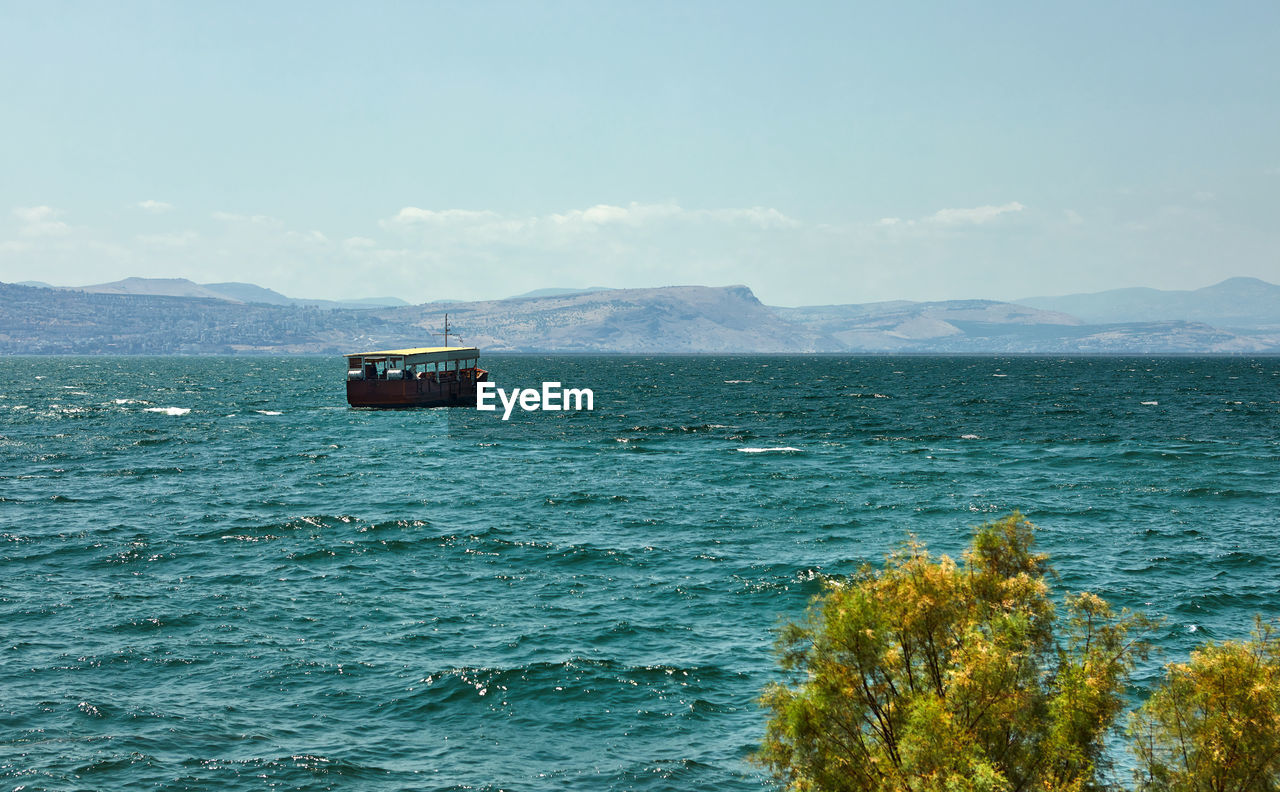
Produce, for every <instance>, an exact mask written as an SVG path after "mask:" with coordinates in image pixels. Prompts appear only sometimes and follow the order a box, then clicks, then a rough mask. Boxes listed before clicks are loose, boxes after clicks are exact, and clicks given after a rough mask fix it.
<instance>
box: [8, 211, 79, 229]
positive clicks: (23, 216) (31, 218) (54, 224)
mask: <svg viewBox="0 0 1280 792" xmlns="http://www.w3.org/2000/svg"><path fill="white" fill-rule="evenodd" d="M13 214H14V217H17V218H18V219H19V220H20V221H22V228H21V229H20V230H19V233H21V234H22V235H24V236H63V235H64V234H67V233H70V231H71V226H69V225H67V224H66V223H64V222H62V221H61V220H58V219H57V218H58V216H59V215H61V214H62V212H61V211H59V210H57V209H54V208H53V207H52V206H19V207H17V208H16V209H14V210H13Z"/></svg>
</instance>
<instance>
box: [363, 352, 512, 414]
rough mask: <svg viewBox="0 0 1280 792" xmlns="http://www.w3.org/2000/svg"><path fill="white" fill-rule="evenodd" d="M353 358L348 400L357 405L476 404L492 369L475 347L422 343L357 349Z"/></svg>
mask: <svg viewBox="0 0 1280 792" xmlns="http://www.w3.org/2000/svg"><path fill="white" fill-rule="evenodd" d="M344 357H345V358H346V360H347V404H350V405H351V406H352V407H456V406H468V405H472V406H473V405H475V403H476V383H477V382H485V381H487V380H488V379H489V372H487V371H485V370H484V369H482V368H479V367H478V366H477V365H476V363H477V361H478V359H479V357H480V351H479V350H478V349H476V348H475V347H451V346H442V347H417V348H414V349H386V350H383V351H380V352H356V353H352V354H350V355H344Z"/></svg>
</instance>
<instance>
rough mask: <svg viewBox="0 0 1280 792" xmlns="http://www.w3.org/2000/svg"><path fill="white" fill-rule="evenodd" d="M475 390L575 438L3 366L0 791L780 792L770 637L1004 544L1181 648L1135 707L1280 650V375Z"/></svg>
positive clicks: (261, 382) (190, 377)
mask: <svg viewBox="0 0 1280 792" xmlns="http://www.w3.org/2000/svg"><path fill="white" fill-rule="evenodd" d="M482 363H483V364H484V365H485V366H486V367H487V368H488V369H489V370H490V372H491V378H492V379H493V380H494V381H495V382H496V383H497V384H498V385H499V386H500V387H503V388H504V389H508V390H509V389H510V388H513V387H522V388H523V387H540V385H541V383H542V382H544V381H558V382H561V383H563V385H564V386H565V387H579V388H590V389H591V390H592V392H593V394H594V399H593V405H592V406H593V409H592V410H591V411H586V410H582V411H567V412H524V411H522V410H520V409H518V408H517V409H516V410H515V411H514V412H513V413H512V415H511V417H510V420H507V421H504V420H502V414H501V411H499V412H477V411H476V410H474V409H469V408H453V409H447V408H446V409H431V410H404V411H376V410H367V409H352V408H349V407H348V406H347V404H346V402H345V396H344V387H345V386H344V376H345V373H344V369H345V366H344V361H343V360H342V359H341V358H338V357H332V358H329V357H164V358H145V357H92V358H89V357H86V358H69V357H5V358H0V779H3V782H4V784H5V788H7V789H15V790H16V789H22V790H45V789H47V790H223V791H227V792H234V791H236V790H261V789H306V790H361V791H363V790H513V791H519V790H593V791H594V790H706V791H708V792H713V791H716V790H722V791H724V792H728V791H729V790H734V791H738V790H760V789H771V788H774V782H773V781H772V779H771V778H770V776H769V774H768V773H767V772H766V771H765V770H764V769H763V768H761V767H759V766H757V765H756V764H754V763H753V762H752V760H751V755H752V752H753V751H754V750H755V749H756V748H757V746H758V745H759V741H760V738H761V735H762V733H763V729H764V724H765V722H766V713H765V712H764V711H763V710H762V709H761V708H760V705H759V703H758V697H759V694H760V692H761V690H762V688H764V687H765V685H767V684H768V683H770V682H772V681H776V680H779V679H781V676H780V671H779V670H778V665H777V659H776V657H775V654H774V650H773V643H774V639H775V636H776V632H777V629H778V627H779V626H780V625H782V624H785V623H786V622H788V621H792V620H796V619H799V618H801V617H803V615H804V613H805V611H806V608H807V607H809V604H810V602H811V600H812V598H814V597H815V595H818V594H819V593H820V592H821V591H822V587H823V581H824V580H825V579H827V578H832V577H834V578H839V577H840V576H844V575H848V574H850V573H853V572H855V571H856V570H857V569H858V568H859V567H861V566H862V565H864V564H872V565H874V564H877V563H880V562H881V560H882V559H883V556H884V555H885V554H886V553H888V552H891V551H893V550H894V548H896V547H898V546H900V545H901V544H902V543H903V542H905V541H907V540H908V538H909V537H912V536H914V537H916V538H917V539H918V540H920V541H922V542H924V543H926V544H927V545H928V546H929V548H930V550H931V551H933V552H935V553H939V554H941V553H946V554H950V555H952V556H956V555H958V554H959V553H961V552H962V551H963V549H964V547H965V545H966V543H967V541H968V539H969V536H970V535H971V532H972V529H973V527H974V526H976V525H979V524H981V523H982V522H984V521H987V520H992V519H996V518H998V517H1001V516H1002V515H1005V514H1008V513H1009V512H1011V511H1013V510H1015V509H1016V510H1021V512H1022V513H1023V514H1025V515H1026V516H1027V517H1028V518H1029V519H1030V520H1031V521H1032V522H1033V523H1034V524H1035V525H1036V526H1037V527H1038V533H1037V537H1038V545H1039V547H1040V549H1041V550H1043V551H1045V552H1047V553H1049V554H1050V556H1051V559H1052V564H1053V565H1054V567H1055V568H1056V570H1057V573H1058V576H1057V578H1056V579H1054V581H1053V585H1054V588H1055V592H1057V594H1058V595H1061V594H1064V593H1066V592H1068V591H1081V590H1089V591H1093V592H1096V593H1098V594H1100V595H1101V596H1103V597H1104V598H1106V599H1107V600H1109V601H1111V602H1112V603H1113V604H1114V605H1116V606H1117V607H1127V608H1131V609H1134V610H1141V611H1143V612H1145V613H1147V614H1148V615H1150V616H1153V617H1157V618H1162V619H1163V620H1164V621H1163V622H1162V624H1161V625H1160V626H1159V627H1158V628H1157V629H1156V630H1155V632H1154V633H1153V634H1152V635H1151V636H1150V637H1151V640H1152V641H1153V642H1154V644H1155V646H1156V648H1157V650H1158V651H1157V654H1156V655H1155V656H1154V657H1153V658H1152V659H1151V660H1150V661H1149V662H1147V663H1145V664H1143V665H1142V666H1141V667H1139V669H1138V670H1137V673H1136V674H1135V678H1134V684H1133V687H1132V689H1131V698H1132V700H1133V701H1138V700H1140V699H1141V697H1142V695H1143V694H1144V691H1146V690H1148V689H1149V688H1150V686H1151V685H1152V684H1153V683H1154V682H1155V681H1156V680H1157V679H1158V678H1159V674H1160V668H1161V665H1162V664H1164V663H1168V662H1172V661H1178V660H1185V659H1186V657H1187V655H1188V653H1189V652H1190V650H1191V649H1192V648H1194V647H1195V646H1197V645H1199V644H1201V643H1203V642H1205V641H1222V640H1231V639H1239V638H1245V637H1247V636H1248V633H1249V630H1250V628H1251V626H1252V624H1253V619H1254V616H1255V614H1261V615H1262V616H1264V617H1266V618H1274V617H1276V616H1280V565H1278V564H1277V560H1276V549H1277V547H1280V512H1278V510H1277V506H1278V505H1280V461H1278V459H1280V358H1247V357H1232V358H1207V359H1206V358H1186V357H1182V358H1151V357H1112V358H1088V357H1070V358H1033V357H829V356H810V357H762V356H733V357H662V356H654V357H628V356H611V357H588V356H505V357H504V356H497V355H485V356H483V357H482ZM1121 761H1122V762H1123V759H1121Z"/></svg>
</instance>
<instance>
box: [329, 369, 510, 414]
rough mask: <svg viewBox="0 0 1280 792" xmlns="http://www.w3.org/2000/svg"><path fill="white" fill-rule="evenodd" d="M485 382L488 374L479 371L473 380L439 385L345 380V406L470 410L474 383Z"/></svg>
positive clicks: (421, 381) (425, 381) (430, 381)
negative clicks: (457, 408)
mask: <svg viewBox="0 0 1280 792" xmlns="http://www.w3.org/2000/svg"><path fill="white" fill-rule="evenodd" d="M487 379H488V372H485V371H481V372H479V373H478V375H477V376H476V377H475V378H474V379H471V378H465V379H463V380H456V379H455V380H452V381H448V380H446V381H443V382H437V381H435V380H433V379H402V380H379V379H369V380H347V404H350V405H351V406H352V407H377V408H384V409H397V408H401V409H403V408H408V407H471V406H474V405H475V403H476V383H477V382H484V381H486V380H487Z"/></svg>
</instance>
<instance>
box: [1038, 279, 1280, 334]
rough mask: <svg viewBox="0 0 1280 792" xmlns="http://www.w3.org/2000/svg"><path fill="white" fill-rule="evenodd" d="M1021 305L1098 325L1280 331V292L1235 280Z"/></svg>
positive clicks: (1272, 286) (1260, 283)
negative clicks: (1171, 323)
mask: <svg viewBox="0 0 1280 792" xmlns="http://www.w3.org/2000/svg"><path fill="white" fill-rule="evenodd" d="M1018 302H1019V303H1021V304H1023V305H1030V306H1032V307H1035V308H1042V309H1045V310H1050V311H1062V312H1064V313H1068V314H1071V315H1073V316H1077V317H1079V318H1080V319H1082V320H1084V321H1086V322H1091V323H1098V324H1103V323H1114V322H1153V321H1163V320H1174V319H1181V320H1185V321H1193V322H1204V323H1206V324H1210V325H1213V326H1215V327H1223V328H1228V329H1235V330H1262V329H1275V328H1280V286H1276V285H1275V284H1271V283H1267V282H1266V281H1264V280H1259V279H1257V278H1229V279H1227V280H1224V281H1222V282H1221V283H1217V284H1214V285H1213V286H1206V287H1204V288H1202V289H1195V290H1192V291H1164V290H1160V289H1147V288H1132V289H1113V290H1111V291H1103V292H1095V293H1091V294H1069V295H1065V296H1062V297H1029V298H1027V299H1025V300H1019V301H1018Z"/></svg>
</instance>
